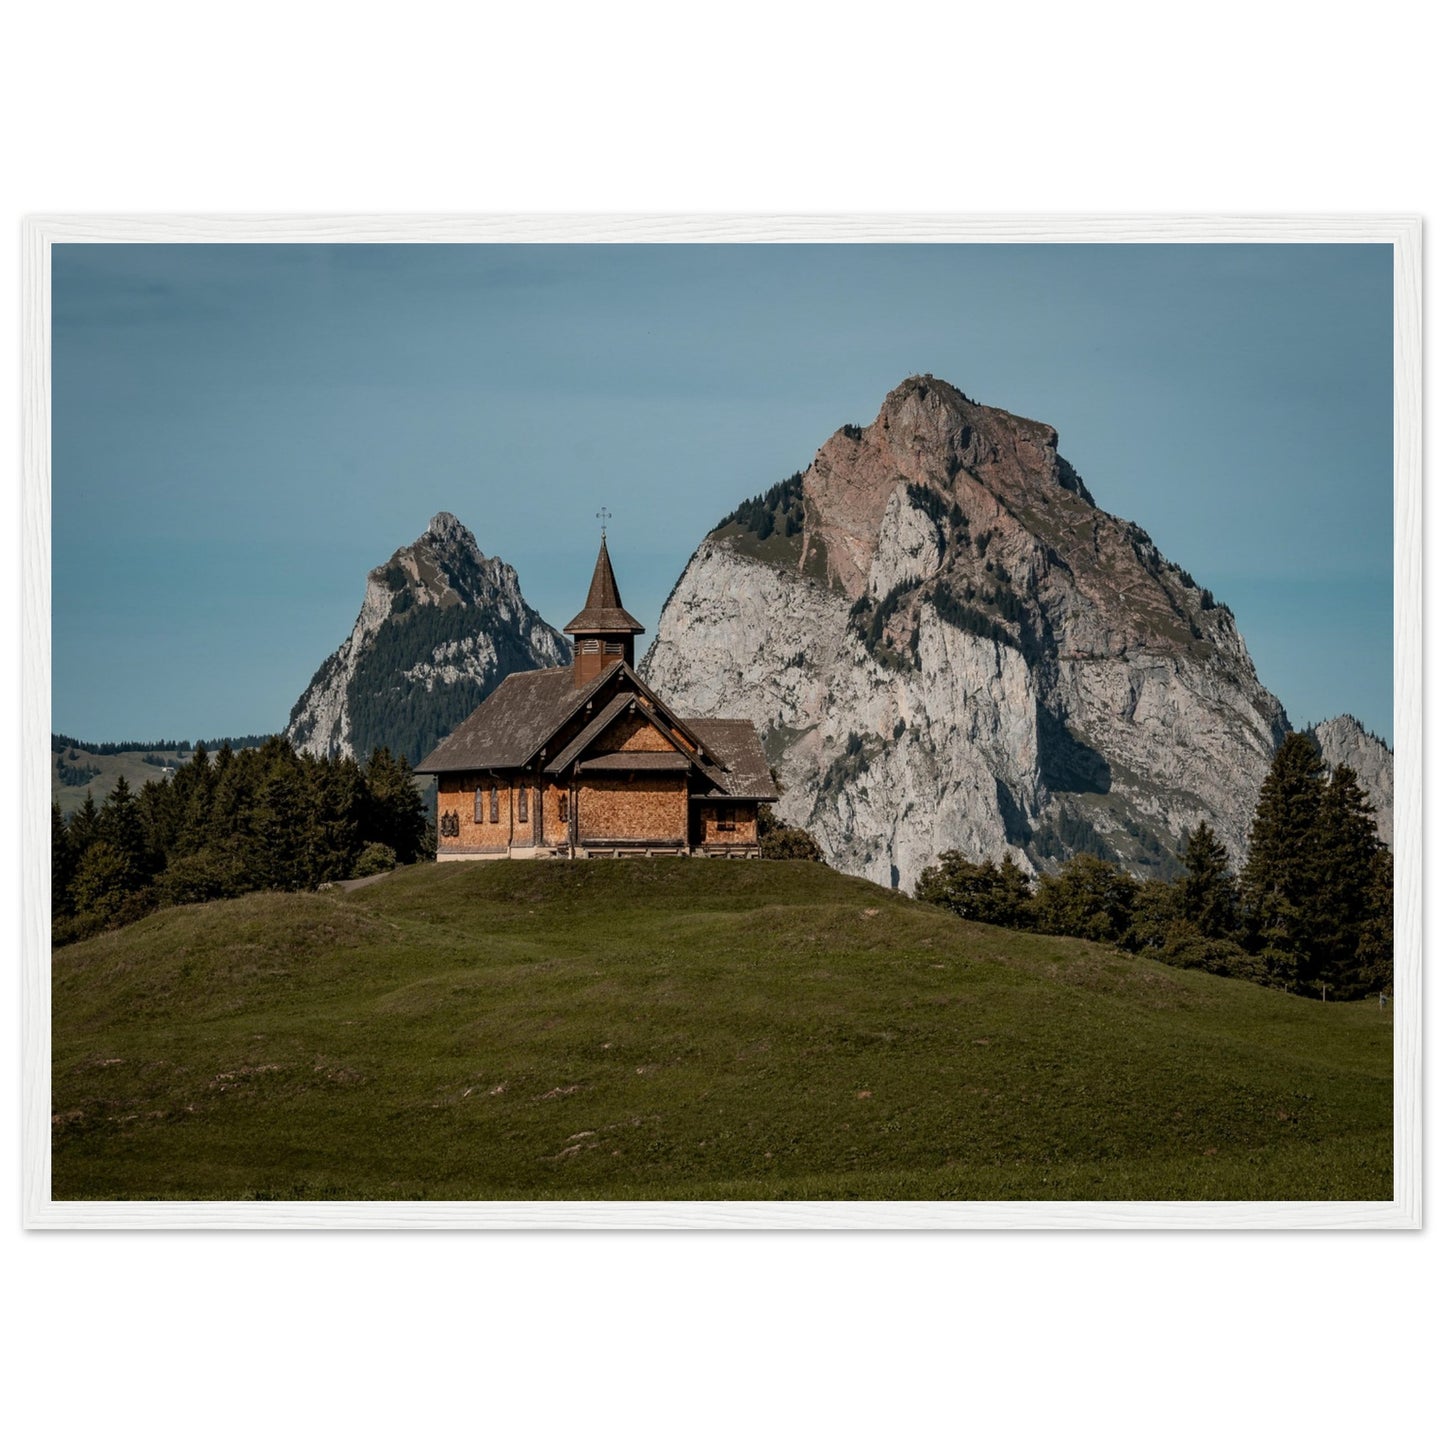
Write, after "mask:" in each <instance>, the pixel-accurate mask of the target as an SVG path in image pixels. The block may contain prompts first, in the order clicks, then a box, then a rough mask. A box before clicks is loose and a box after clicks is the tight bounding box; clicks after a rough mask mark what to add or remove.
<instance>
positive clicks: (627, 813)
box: [577, 777, 687, 844]
mask: <svg viewBox="0 0 1445 1445" xmlns="http://www.w3.org/2000/svg"><path fill="white" fill-rule="evenodd" d="M577 830H578V841H579V842H581V843H583V844H585V843H586V842H587V840H588V839H589V838H593V839H603V838H606V839H613V838H616V839H622V838H638V839H642V838H648V839H659V840H660V839H669V840H670V839H674V838H676V839H683V838H686V836H687V782H686V779H685V778H680V777H673V778H669V777H661V778H659V777H638V778H631V779H629V778H626V777H622V778H597V779H589V780H588V781H586V782H583V783H581V784H580V785H579V787H578V797H577Z"/></svg>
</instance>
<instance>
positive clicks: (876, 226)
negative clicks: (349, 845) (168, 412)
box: [21, 214, 1424, 1229]
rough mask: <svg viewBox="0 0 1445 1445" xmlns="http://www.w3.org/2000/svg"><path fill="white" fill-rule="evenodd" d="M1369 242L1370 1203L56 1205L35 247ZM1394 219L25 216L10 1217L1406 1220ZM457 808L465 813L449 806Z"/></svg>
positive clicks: (1416, 550)
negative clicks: (1389, 733)
mask: <svg viewBox="0 0 1445 1445" xmlns="http://www.w3.org/2000/svg"><path fill="white" fill-rule="evenodd" d="M501 241H507V242H535V243H543V244H567V243H574V242H583V241H586V242H592V243H599V242H601V243H616V244H627V243H633V242H654V243H675V244H698V243H703V242H735V243H747V242H770V243H774V244H779V243H781V244H789V243H804V242H807V243H814V244H816V243H836V244H865V243H869V242H882V241H888V242H893V243H902V242H907V243H913V244H918V245H936V244H956V243H972V244H985V245H987V244H999V243H1004V242H1013V243H1029V242H1035V243H1040V244H1051V243H1052V244H1057V243H1066V242H1071V243H1099V244H1120V243H1124V244H1168V243H1185V242H1194V243H1199V242H1208V243H1218V244H1226V243H1246V242H1248V243H1266V244H1269V243H1274V244H1286V243H1289V244H1331V243H1343V242H1348V243H1354V244H1360V243H1376V244H1385V245H1390V246H1392V247H1393V248H1394V257H1395V767H1396V774H1395V776H1396V795H1395V833H1396V838H1395V843H1396V849H1395V856H1396V889H1395V945H1396V964H1395V1000H1396V1025H1395V1197H1394V1200H1393V1201H1392V1202H1391V1203H1387V1204H1376V1203H1356V1204H1351V1203H1318V1204H1310V1203H1305V1204H1299V1203H1237V1204H1227V1203H1226V1204H1219V1203H1216V1204H1209V1203H1198V1204H1169V1203H1137V1204H1117V1203H1084V1202H1081V1203H1070V1204H1047V1203H1021V1204H999V1203H975V1204H942V1203H908V1202H904V1203H891V1204H877V1203H866V1204H865V1203H859V1204H850V1203H819V1204H742V1203H707V1204H679V1203H664V1202H658V1203H645V1204H621V1203H612V1204H496V1203H487V1202H477V1203H464V1204H455V1203H436V1204H394V1203H387V1204H365V1203H342V1204H239V1203H220V1204H214V1203H182V1204H160V1203H133V1204H124V1203H91V1204H76V1203H55V1202H53V1201H52V1200H51V1198H50V1025H49V1021H50V968H49V916H50V876H49V871H48V869H47V867H46V866H45V860H46V858H47V856H48V854H49V847H48V832H49V805H50V798H49V782H50V777H49V761H50V753H49V745H48V741H47V734H48V733H49V731H50V715H49V714H50V695H51V694H50V576H51V570H50V515H51V513H50V501H51V474H50V380H49V378H50V248H51V247H52V246H53V245H55V244H59V243H67V242H70V243H90V244H108V243H109V244H114V243H121V242H126V243H150V244H156V243H171V244H182V243H199V244H205V243H216V242H230V243H243V244H244V243H276V242H292V243H305V242H327V243H332V244H347V243H357V242H369V243H383V242H395V243H414V244H431V243H452V244H455V243H463V242H471V243H485V242H501ZM1421 242H1422V228H1421V221H1420V219H1419V218H1418V217H1416V216H1409V215H1343V216H1328V215H1314V216H1278V217H1267V216H1166V215H1136V216H1077V215H1076V216H958V215H938V214H929V215H912V216H897V215H887V216H885V215H861V216H857V215H855V216H826V215H776V216H699V215H691V216H678V215H672V216H667V215H604V216H596V215H593V216H587V215H548V216H519V215H495V216H397V215H389V216H387V215H383V216H376V215H315V216H295V215H292V216H281V215H248V216H218V215H193V216H179V215H169V216H160V215H111V216H94V215H89V216H78V215H77V216H69V215H50V216H45V215H42V216H35V217H31V218H29V219H27V220H26V221H25V223H24V226H23V236H22V391H21V404H22V498H21V525H22V567H23V587H22V597H21V626H22V653H23V674H22V682H23V686H22V713H21V738H22V743H23V749H24V757H23V759H22V788H21V807H22V842H23V848H22V867H23V870H24V873H23V880H22V884H23V906H22V917H21V942H22V983H23V990H22V1006H21V1007H22V1012H21V1043H22V1050H23V1058H22V1078H21V1109H22V1146H23V1155H24V1159H23V1175H22V1220H23V1223H24V1224H25V1226H26V1227H27V1228H43V1229H298V1228H306V1229H310V1228H329V1229H458V1228H486V1229H863V1228H867V1229H1140V1228H1148V1229H1387V1228H1406V1229H1410V1228H1419V1227H1421V1225H1422V1223H1423V1217H1424V1214H1423V1209H1424V1206H1423V1199H1422V1168H1423V1156H1422V1137H1423V1136H1422V1116H1421V1108H1422V1102H1423V1057H1424V1056H1423V1038H1422V1030H1423V1013H1422V1006H1423V991H1422V944H1423V919H1422V905H1423V895H1422V883H1423V873H1422V867H1423V847H1422V843H1423V832H1422V829H1423V791H1422V778H1423V715H1422V693H1421V680H1422V675H1423V674H1422V656H1423V640H1424V639H1423V612H1422V603H1423V592H1422V586H1421V578H1422V564H1423V530H1422V523H1421V503H1422V487H1423V472H1422V467H1423V448H1422V426H1423V411H1422V402H1423V393H1422V383H1423V372H1422V362H1423V349H1422V324H1421V323H1422V301H1421ZM465 816H466V817H468V818H469V817H470V810H469V809H468V810H467V812H466V814H465Z"/></svg>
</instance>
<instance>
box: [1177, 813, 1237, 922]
mask: <svg viewBox="0 0 1445 1445" xmlns="http://www.w3.org/2000/svg"><path fill="white" fill-rule="evenodd" d="M1179 862H1180V864H1181V865H1182V866H1183V868H1184V876H1183V877H1182V878H1180V879H1179V880H1178V882H1177V883H1176V884H1175V885H1174V887H1175V889H1176V892H1177V903H1178V916H1179V917H1180V918H1181V919H1183V920H1185V921H1186V922H1188V923H1192V924H1193V925H1194V926H1195V928H1197V929H1198V930H1199V931H1200V933H1202V934H1203V935H1204V936H1205V937H1206V938H1227V937H1228V936H1229V935H1230V934H1231V933H1233V932H1234V929H1235V926H1236V924H1237V923H1238V914H1239V893H1238V889H1237V887H1236V885H1235V881H1234V874H1233V873H1232V872H1231V871H1230V868H1229V854H1228V853H1227V852H1226V851H1225V847H1224V844H1223V843H1221V842H1220V841H1219V839H1218V838H1217V837H1215V835H1214V830H1213V829H1212V828H1211V827H1210V826H1209V824H1208V823H1204V822H1201V823H1200V824H1199V826H1198V827H1197V828H1195V829H1194V831H1193V832H1192V833H1190V834H1189V835H1188V837H1187V838H1186V839H1185V840H1184V852H1183V853H1181V854H1180V855H1179Z"/></svg>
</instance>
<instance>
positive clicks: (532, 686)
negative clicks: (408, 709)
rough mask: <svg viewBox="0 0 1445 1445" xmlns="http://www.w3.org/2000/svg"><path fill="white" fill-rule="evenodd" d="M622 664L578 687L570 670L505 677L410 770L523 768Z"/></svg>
mask: <svg viewBox="0 0 1445 1445" xmlns="http://www.w3.org/2000/svg"><path fill="white" fill-rule="evenodd" d="M625 665H626V664H624V663H622V662H615V663H613V664H612V666H611V667H609V668H607V669H605V670H604V671H603V672H601V673H599V674H598V675H597V676H596V677H595V678H593V679H592V681H591V682H589V683H587V684H586V685H585V686H584V687H578V686H576V675H575V673H574V672H573V670H572V668H571V667H570V666H568V667H543V668H539V669H537V670H536V671H535V672H514V673H511V674H509V675H508V676H507V677H505V678H503V679H502V681H501V683H500V684H499V685H498V687H497V689H496V691H495V692H493V693H492V694H491V696H490V697H488V698H487V699H486V701H485V702H483V703H482V704H481V706H480V707H478V708H477V709H476V711H475V712H473V713H472V714H471V716H470V717H468V718H467V719H466V720H465V721H464V722H463V723H462V724H461V725H460V726H459V727H458V728H457V730H456V731H455V732H453V733H451V734H450V735H449V736H447V737H445V738H443V739H442V740H441V742H439V743H438V744H437V745H436V747H434V748H433V749H432V750H431V752H429V753H428V754H427V755H426V757H424V758H423V759H422V760H421V762H419V763H418V764H417V765H416V771H417V772H419V773H448V772H456V771H460V770H467V771H470V770H473V769H476V770H480V771H486V770H487V769H488V768H520V767H523V766H525V764H527V763H528V762H530V761H531V760H532V758H533V757H535V756H536V754H537V751H538V749H540V748H543V747H545V746H546V745H547V739H548V738H550V737H551V736H552V734H553V733H555V732H556V731H557V729H558V728H559V727H561V726H562V724H563V723H564V722H566V721H567V719H568V718H569V717H571V716H572V714H573V713H574V712H576V711H577V709H578V708H580V707H583V706H584V705H585V704H586V702H587V700H588V699H589V698H590V697H592V696H593V695H594V694H595V693H596V692H597V691H598V690H599V689H600V688H601V687H602V685H603V684H604V683H605V682H606V681H607V680H608V678H610V677H614V676H615V675H616V673H617V669H618V668H619V667H623V666H625Z"/></svg>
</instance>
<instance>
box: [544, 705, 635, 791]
mask: <svg viewBox="0 0 1445 1445" xmlns="http://www.w3.org/2000/svg"><path fill="white" fill-rule="evenodd" d="M636 701H637V694H636V693H631V692H619V693H618V694H617V696H616V697H614V698H613V699H612V701H611V702H609V703H608V704H607V706H606V707H604V708H603V709H602V711H601V712H599V713H598V714H597V716H596V717H595V718H593V719H592V721H591V722H590V723H588V724H587V726H586V727H585V728H583V729H582V731H581V732H580V733H578V734H577V736H576V737H575V738H573V739H572V741H571V742H570V743H568V744H567V746H566V747H565V748H563V749H562V751H561V752H560V753H558V754H557V756H556V757H555V758H553V759H552V761H551V762H550V763H548V764H547V771H548V772H549V773H560V772H561V771H562V769H563V768H565V767H567V766H569V765H570V764H572V763H574V762H576V760H577V759H578V758H579V757H580V756H581V755H582V753H583V751H584V750H585V749H586V748H587V747H588V745H589V744H590V743H592V742H593V741H594V740H595V739H596V738H597V736H598V734H599V733H601V732H602V731H603V729H604V728H606V727H608V726H609V725H610V724H612V723H614V722H616V721H617V719H618V718H620V717H621V716H622V714H623V713H625V712H626V711H627V709H628V708H630V707H632V706H633V705H634V704H635V703H636Z"/></svg>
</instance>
